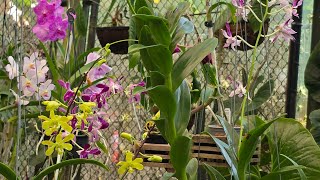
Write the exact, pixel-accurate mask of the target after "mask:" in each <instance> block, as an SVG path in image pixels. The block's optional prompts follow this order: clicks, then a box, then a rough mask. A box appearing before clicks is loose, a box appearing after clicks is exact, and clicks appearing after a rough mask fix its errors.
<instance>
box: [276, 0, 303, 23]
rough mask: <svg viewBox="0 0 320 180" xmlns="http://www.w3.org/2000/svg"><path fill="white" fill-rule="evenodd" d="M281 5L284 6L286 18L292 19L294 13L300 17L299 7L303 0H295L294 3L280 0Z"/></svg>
mask: <svg viewBox="0 0 320 180" xmlns="http://www.w3.org/2000/svg"><path fill="white" fill-rule="evenodd" d="M279 3H280V6H281V7H283V8H284V10H285V12H286V15H285V18H286V19H291V18H292V15H293V16H296V17H299V14H298V11H297V8H298V7H299V6H301V5H302V3H303V0H293V1H292V5H291V4H290V3H289V0H279Z"/></svg>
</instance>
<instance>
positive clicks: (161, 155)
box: [138, 154, 170, 160]
mask: <svg viewBox="0 0 320 180" xmlns="http://www.w3.org/2000/svg"><path fill="white" fill-rule="evenodd" d="M144 155H146V156H152V155H157V156H160V157H162V159H167V160H168V159H170V155H165V154H144ZM138 157H140V158H145V157H143V156H141V155H140V154H139V155H138Z"/></svg>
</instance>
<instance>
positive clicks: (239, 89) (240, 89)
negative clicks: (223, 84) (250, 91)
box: [229, 81, 247, 98]
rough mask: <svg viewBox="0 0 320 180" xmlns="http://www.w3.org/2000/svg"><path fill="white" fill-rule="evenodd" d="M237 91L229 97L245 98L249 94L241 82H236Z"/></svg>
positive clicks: (232, 92)
mask: <svg viewBox="0 0 320 180" xmlns="http://www.w3.org/2000/svg"><path fill="white" fill-rule="evenodd" d="M234 85H235V89H234V90H233V91H231V93H230V94H229V97H233V96H235V95H238V97H240V98H241V97H243V95H244V94H245V93H246V92H247V91H246V88H244V87H243V85H242V83H241V82H239V81H236V82H235V84H234Z"/></svg>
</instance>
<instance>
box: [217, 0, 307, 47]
mask: <svg viewBox="0 0 320 180" xmlns="http://www.w3.org/2000/svg"><path fill="white" fill-rule="evenodd" d="M302 2H303V0H292V2H290V0H271V1H268V4H263V3H261V2H260V4H261V7H264V8H269V10H270V9H272V8H273V7H275V6H278V8H279V9H280V11H281V10H284V12H285V15H284V17H285V18H284V19H285V20H284V22H283V23H281V24H279V25H277V26H276V27H275V31H274V32H273V33H271V34H269V35H262V36H263V37H272V38H271V39H270V40H271V42H275V41H276V40H277V39H284V40H285V41H287V42H290V41H291V40H295V38H294V37H293V34H295V33H296V32H295V31H294V30H293V29H292V28H291V24H292V23H293V19H292V17H293V16H295V17H298V18H299V14H298V13H297V8H298V7H299V6H301V5H302ZM232 4H233V5H234V6H235V8H236V10H237V11H236V14H235V15H236V16H238V17H240V18H241V19H243V20H244V21H248V14H249V13H252V14H253V15H254V16H255V17H256V18H257V20H258V21H260V22H261V23H262V21H263V19H259V17H258V16H257V15H256V14H255V12H254V11H253V10H252V9H251V5H250V1H244V0H232ZM270 14H272V12H270V13H269V15H270ZM249 23H250V22H249ZM222 31H223V35H224V37H225V38H226V39H227V40H226V43H225V45H224V47H231V48H232V49H233V50H236V49H235V47H236V46H240V42H241V41H245V40H244V39H243V38H241V37H239V36H232V33H231V31H230V27H229V24H228V23H227V24H226V30H222ZM246 44H248V43H246ZM251 46H252V45H251ZM252 47H253V46H252Z"/></svg>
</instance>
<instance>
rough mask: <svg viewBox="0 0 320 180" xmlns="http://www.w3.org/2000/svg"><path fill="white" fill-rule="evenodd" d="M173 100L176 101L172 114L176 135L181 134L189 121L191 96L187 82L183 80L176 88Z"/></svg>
mask: <svg viewBox="0 0 320 180" xmlns="http://www.w3.org/2000/svg"><path fill="white" fill-rule="evenodd" d="M174 97H175V101H176V103H177V112H176V114H175V116H174V121H175V125H176V132H177V135H178V136H179V135H182V134H183V133H184V131H185V130H186V129H187V126H188V123H189V121H190V111H191V96H190V90H189V86H188V84H187V82H186V81H185V80H184V81H183V82H182V84H181V85H180V87H179V88H178V89H177V90H176V92H175V94H174Z"/></svg>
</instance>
